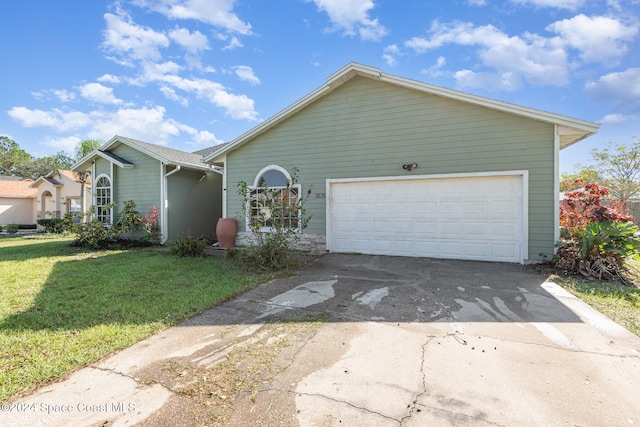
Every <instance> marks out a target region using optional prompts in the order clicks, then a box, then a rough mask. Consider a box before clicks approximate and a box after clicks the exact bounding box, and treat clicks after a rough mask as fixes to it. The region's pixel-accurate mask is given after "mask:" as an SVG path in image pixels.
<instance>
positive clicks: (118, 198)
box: [95, 144, 161, 219]
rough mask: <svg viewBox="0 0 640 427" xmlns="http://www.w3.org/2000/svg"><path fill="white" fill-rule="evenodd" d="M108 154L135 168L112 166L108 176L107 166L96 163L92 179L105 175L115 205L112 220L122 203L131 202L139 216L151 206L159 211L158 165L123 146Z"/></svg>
mask: <svg viewBox="0 0 640 427" xmlns="http://www.w3.org/2000/svg"><path fill="white" fill-rule="evenodd" d="M111 151H112V152H113V153H114V154H116V155H118V156H120V157H122V158H123V159H126V160H128V161H129V162H131V163H133V164H134V166H135V167H133V168H126V169H124V168H121V167H119V166H116V165H114V166H113V176H111V175H110V173H111V171H110V162H109V161H107V160H105V159H102V158H98V159H96V163H95V170H96V177H98V176H100V175H101V174H105V175H108V176H109V177H110V178H111V185H112V189H113V192H112V201H113V202H114V203H116V207H115V208H114V219H115V218H117V216H118V214H119V213H120V212H122V208H123V205H124V204H123V202H125V201H126V200H134V201H135V202H136V206H137V207H136V209H137V210H138V211H139V212H140V213H141V214H143V215H144V214H146V213H147V211H148V210H149V208H150V207H151V206H158V207H160V206H161V198H160V181H161V180H160V176H161V175H160V162H159V161H157V160H155V159H154V158H152V157H149V156H147V155H146V154H143V153H141V152H140V151H137V150H134V149H132V148H130V147H128V146H126V145H123V144H122V145H119V146H117V147H116V148H115V149H113V150H111ZM158 213H159V214H160V213H161V212H160V210H159V211H158Z"/></svg>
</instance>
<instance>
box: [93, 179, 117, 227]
mask: <svg viewBox="0 0 640 427" xmlns="http://www.w3.org/2000/svg"><path fill="white" fill-rule="evenodd" d="M95 188H96V218H97V219H98V221H101V222H103V223H105V224H111V216H112V215H111V214H112V212H113V207H112V205H111V203H112V201H111V200H112V199H111V180H109V177H107V176H104V175H103V176H100V177H98V180H97V181H96V187H95Z"/></svg>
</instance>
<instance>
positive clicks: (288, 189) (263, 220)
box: [249, 166, 300, 231]
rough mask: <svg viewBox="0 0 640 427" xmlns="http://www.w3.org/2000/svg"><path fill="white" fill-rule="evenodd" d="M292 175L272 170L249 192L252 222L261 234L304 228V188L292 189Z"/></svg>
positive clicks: (293, 187) (261, 177) (261, 176)
mask: <svg viewBox="0 0 640 427" xmlns="http://www.w3.org/2000/svg"><path fill="white" fill-rule="evenodd" d="M290 182H291V178H290V176H289V173H288V172H287V171H286V170H285V169H282V168H280V167H278V166H269V167H268V168H265V169H263V170H262V171H260V173H259V174H258V175H257V177H256V180H255V181H254V183H255V186H254V187H251V188H249V192H250V194H249V203H250V204H251V206H250V216H251V217H250V218H249V220H250V221H251V223H252V224H254V225H255V224H257V225H258V226H259V227H260V230H261V231H271V230H273V229H274V228H296V229H297V228H298V227H299V224H300V209H299V201H300V185H299V184H295V185H290Z"/></svg>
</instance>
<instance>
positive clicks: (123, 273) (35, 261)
mask: <svg viewBox="0 0 640 427" xmlns="http://www.w3.org/2000/svg"><path fill="white" fill-rule="evenodd" d="M70 242H71V239H70V238H46V237H38V238H30V239H25V238H21V237H11V238H9V237H6V238H0V277H1V278H2V281H1V282H0V401H4V400H6V399H8V398H9V397H11V396H14V395H19V394H22V393H25V392H29V391H31V390H33V389H34V388H35V387H37V386H40V385H42V384H45V383H47V382H50V381H52V380H55V379H57V378H59V377H60V376H62V375H63V374H65V373H67V372H70V371H73V370H76V369H78V368H80V367H83V366H86V365H87V364H89V363H91V362H94V361H96V360H99V359H100V358H102V357H104V356H105V355H107V354H109V353H111V352H113V351H116V350H119V349H122V348H124V347H127V346H130V345H132V344H133V343H135V342H137V341H140V340H141V339H144V338H146V337H148V336H150V335H152V334H154V333H156V332H158V331H160V330H162V329H165V328H167V327H169V326H172V325H174V324H176V323H177V322H180V321H181V320H184V319H186V318H189V317H191V316H193V315H195V314H197V313H200V312H202V311H204V310H205V309H207V308H209V307H212V306H214V305H215V304H217V303H219V302H221V301H224V300H226V299H228V298H230V297H231V296H233V295H236V294H238V293H241V292H243V291H245V290H247V289H249V288H251V287H254V286H255V285H257V284H258V283H260V282H262V281H264V280H265V279H266V276H264V275H262V276H260V275H258V274H250V273H247V272H244V271H241V270H239V269H237V268H234V266H233V265H232V264H231V263H230V262H229V261H227V260H225V259H221V258H217V257H216V258H178V257H175V256H170V255H168V254H167V253H166V252H164V251H158V250H156V249H153V248H150V249H149V248H147V249H129V250H109V251H97V252H90V251H87V250H86V249H83V248H75V247H71V246H69V243H70Z"/></svg>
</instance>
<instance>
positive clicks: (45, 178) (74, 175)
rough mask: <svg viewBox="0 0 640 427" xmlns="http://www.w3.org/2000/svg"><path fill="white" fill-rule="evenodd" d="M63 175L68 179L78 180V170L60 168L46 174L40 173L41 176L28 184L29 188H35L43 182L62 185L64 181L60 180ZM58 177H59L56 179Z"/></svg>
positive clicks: (56, 185)
mask: <svg viewBox="0 0 640 427" xmlns="http://www.w3.org/2000/svg"><path fill="white" fill-rule="evenodd" d="M63 177H67V178H68V179H70V180H71V181H74V182H78V183H79V182H80V181H79V179H78V172H74V171H71V170H67V169H60V170H58V172H57V173H56V172H53V171H52V172H49V173H48V174H46V175H42V176H41V177H39V178H38V179H36V180H35V181H33V182H32V183H31V185H30V187H31V188H36V187H37V186H39V185H40V184H41V183H43V182H48V183H49V184H51V185H53V186H55V187H62V186H63V185H64V181H61V179H63ZM58 178H60V179H58Z"/></svg>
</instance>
